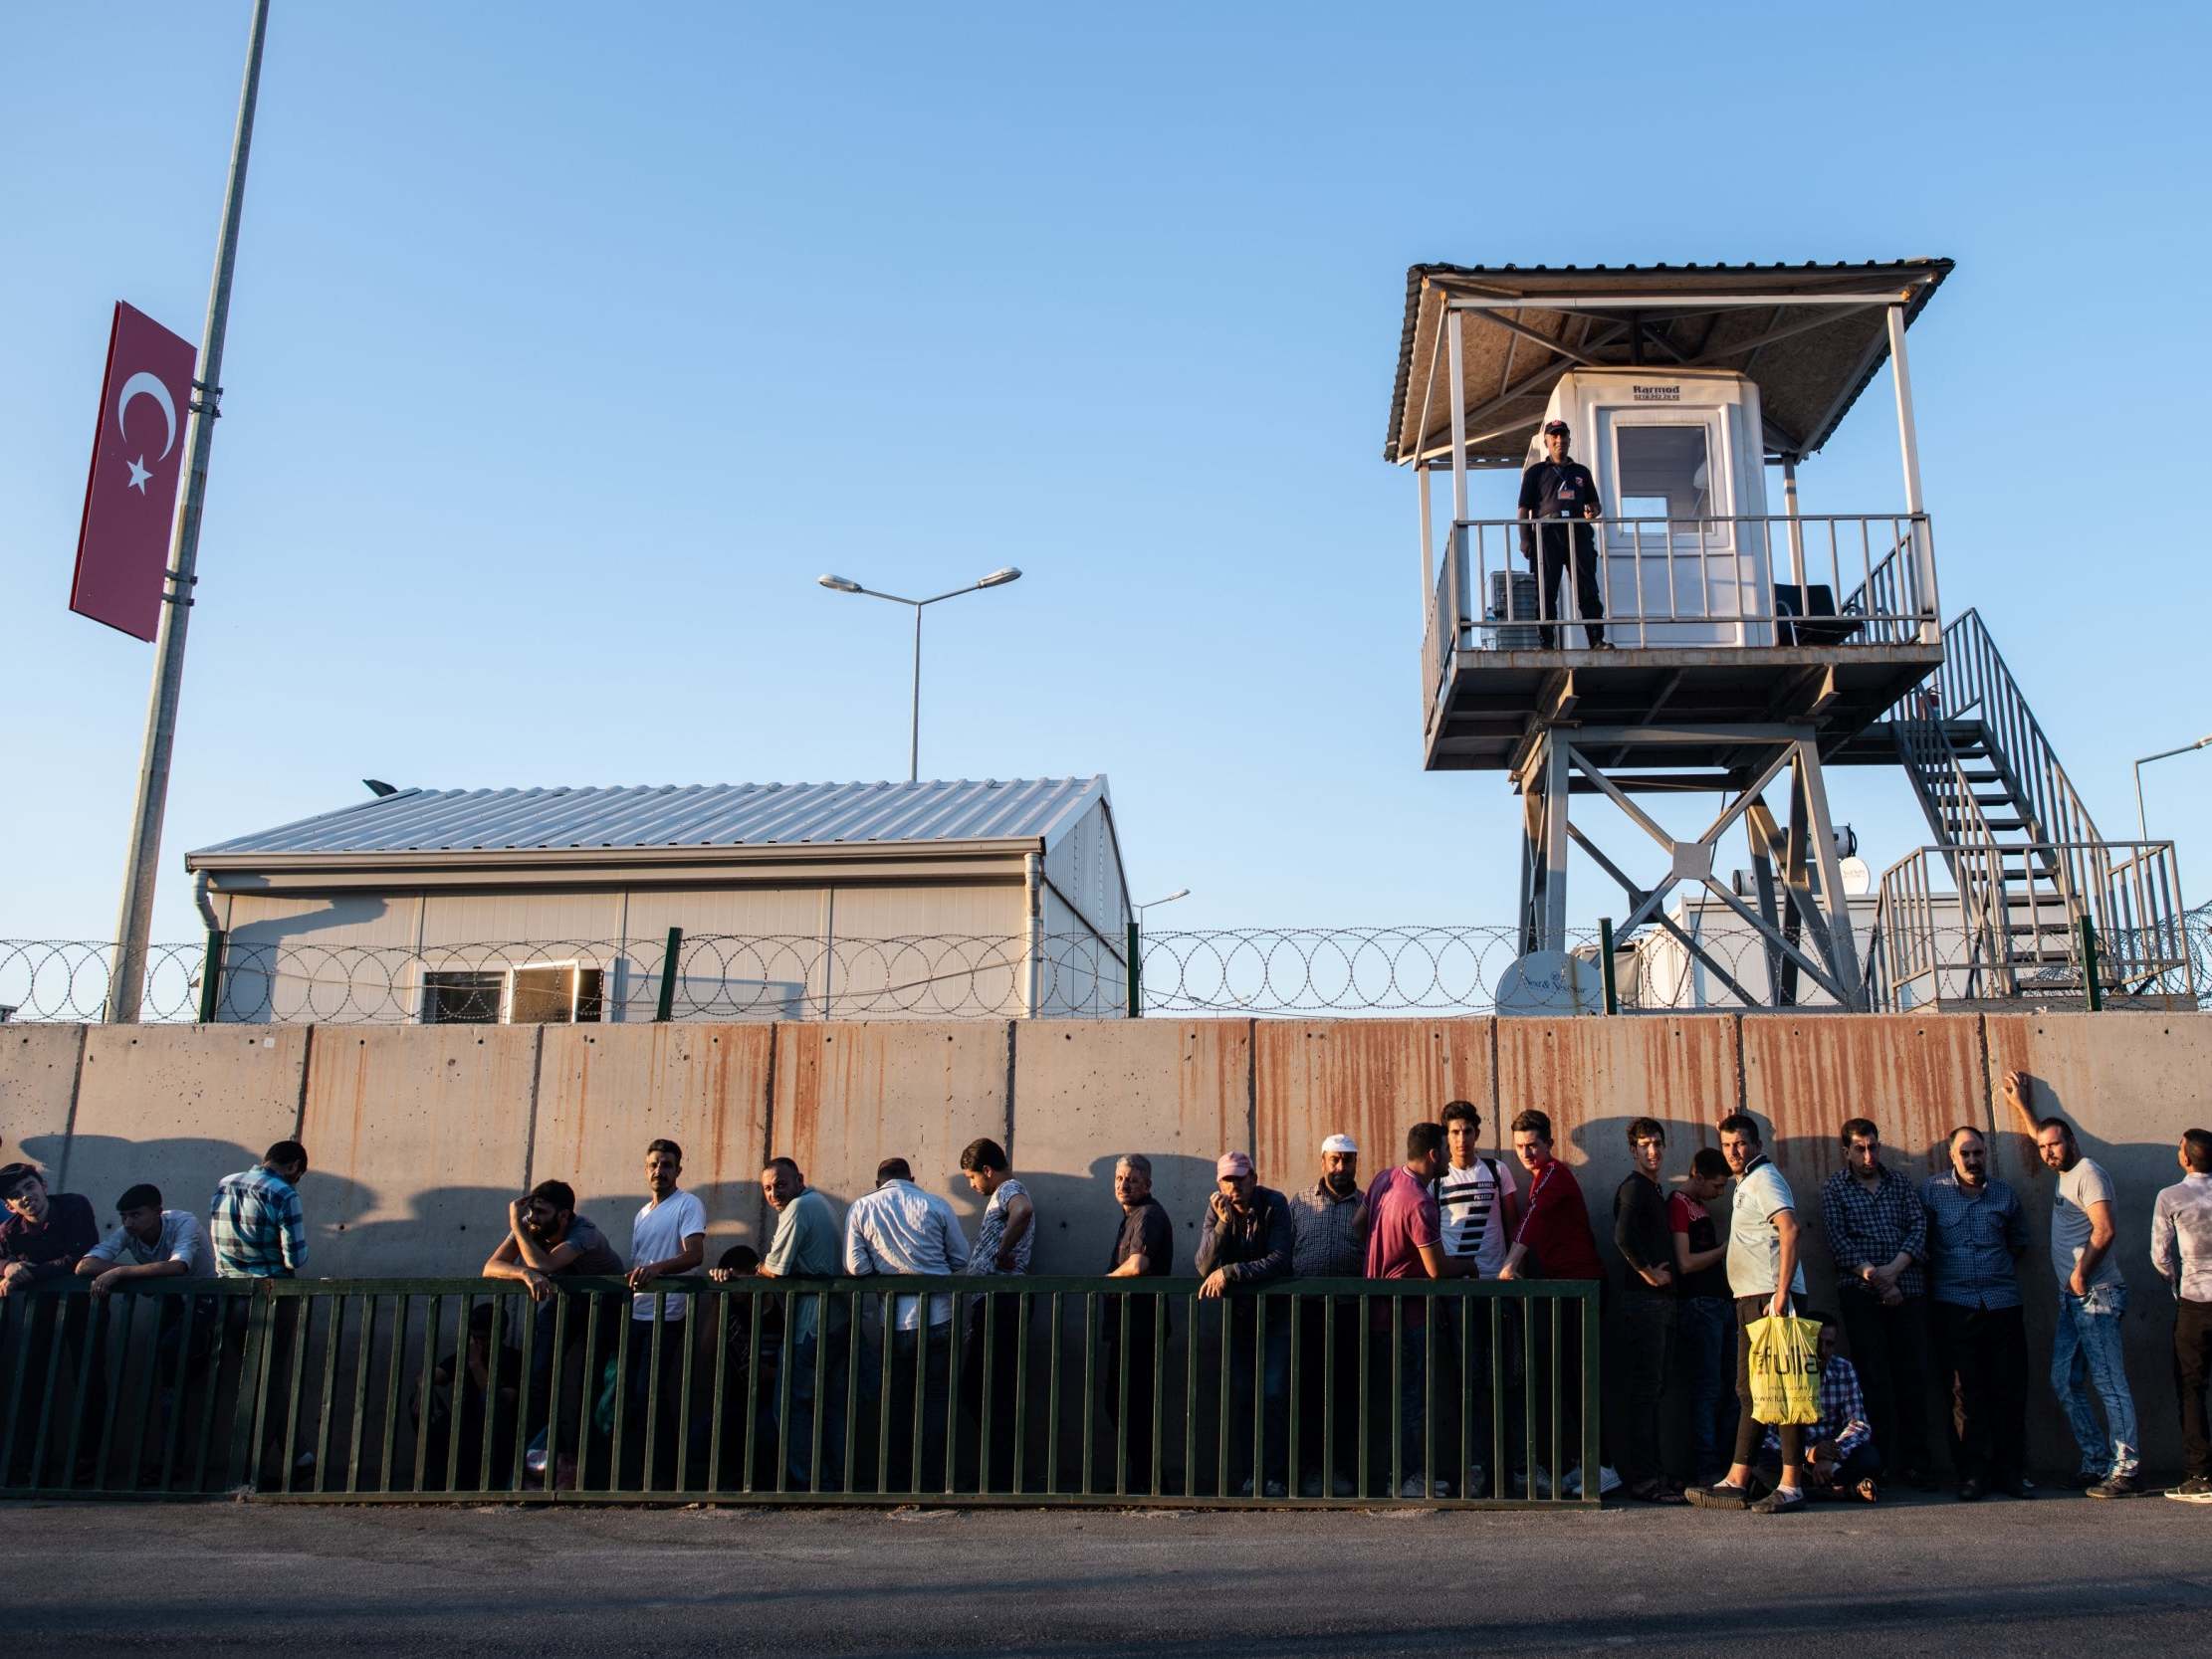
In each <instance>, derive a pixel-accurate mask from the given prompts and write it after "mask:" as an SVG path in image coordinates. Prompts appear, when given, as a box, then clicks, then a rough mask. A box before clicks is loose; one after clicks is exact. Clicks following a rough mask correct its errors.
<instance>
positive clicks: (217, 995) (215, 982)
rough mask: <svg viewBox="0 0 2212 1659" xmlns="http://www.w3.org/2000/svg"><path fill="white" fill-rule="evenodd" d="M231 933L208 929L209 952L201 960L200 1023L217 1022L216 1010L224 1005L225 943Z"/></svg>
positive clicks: (218, 929)
mask: <svg viewBox="0 0 2212 1659" xmlns="http://www.w3.org/2000/svg"><path fill="white" fill-rule="evenodd" d="M228 936H229V935H228V934H226V933H224V932H223V930H222V929H220V928H210V929H208V931H207V954H206V956H205V957H204V958H203V959H202V961H201V962H200V1023H201V1024H202V1025H212V1024H214V1023H215V1010H216V1009H218V1008H220V1007H221V1006H222V1005H223V992H222V983H223V943H224V940H225V939H226V938H227V937H228Z"/></svg>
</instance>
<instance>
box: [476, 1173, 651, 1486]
mask: <svg viewBox="0 0 2212 1659" xmlns="http://www.w3.org/2000/svg"><path fill="white" fill-rule="evenodd" d="M621 1276H622V1258H621V1257H620V1256H618V1255H616V1254H615V1252H614V1246H613V1245H611V1244H609V1243H608V1242H607V1239H606V1234H604V1233H603V1232H601V1231H600V1230H599V1228H598V1227H596V1226H595V1225H593V1224H592V1222H591V1220H590V1219H589V1218H588V1217H586V1216H582V1215H578V1214H577V1213H576V1192H575V1188H574V1187H572V1186H570V1185H569V1184H568V1183H567V1182H566V1181H556V1180H544V1181H540V1182H539V1183H538V1184H537V1185H536V1186H534V1187H532V1188H531V1189H530V1190H529V1191H528V1192H526V1193H524V1194H523V1195H522V1196H521V1197H520V1198H516V1199H514V1200H513V1201H511V1202H510V1203H509V1204H508V1206H507V1236H506V1237H505V1238H503V1239H501V1240H500V1242H499V1244H498V1246H497V1247H496V1248H495V1249H494V1250H493V1251H492V1254H491V1257H490V1259H489V1260H487V1261H486V1262H485V1264H484V1277H485V1278H487V1279H510V1280H513V1281H515V1282H516V1283H517V1284H520V1285H521V1286H522V1287H523V1288H524V1289H525V1290H527V1291H528V1292H529V1293H530V1300H531V1301H532V1303H533V1304H535V1306H534V1307H533V1309H532V1311H531V1315H530V1317H531V1320H532V1322H533V1329H532V1332H531V1340H530V1399H529V1406H528V1411H527V1419H528V1425H529V1434H530V1449H529V1454H528V1455H529V1460H530V1468H531V1471H532V1472H533V1473H540V1472H543V1471H544V1470H545V1469H547V1468H548V1467H549V1465H550V1466H551V1467H552V1469H553V1478H554V1484H555V1485H557V1486H562V1487H568V1486H573V1485H574V1484H575V1479H576V1460H575V1453H574V1451H573V1449H572V1448H573V1447H574V1445H575V1433H574V1429H575V1421H576V1417H577V1414H578V1405H577V1401H578V1400H579V1399H580V1398H581V1397H582V1396H583V1394H584V1392H585V1388H586V1381H585V1379H586V1378H590V1379H592V1381H591V1385H592V1386H595V1385H596V1379H597V1377H598V1373H599V1361H600V1360H601V1359H603V1358H604V1357H605V1353H606V1351H608V1350H610V1349H611V1348H612V1345H613V1343H614V1341H615V1339H616V1337H617V1335H618V1330H617V1327H616V1322H615V1321H614V1320H612V1319H608V1320H607V1321H605V1322H604V1323H603V1324H602V1326H601V1328H600V1334H599V1340H598V1347H599V1349H600V1351H599V1352H597V1353H594V1354H592V1355H590V1356H588V1358H586V1357H585V1355H584V1343H585V1341H586V1332H587V1328H588V1324H589V1321H588V1318H587V1310H586V1308H585V1307H584V1306H583V1305H582V1304H580V1303H572V1304H571V1305H570V1306H568V1307H567V1308H566V1309H565V1310H563V1309H562V1308H561V1307H560V1305H559V1301H558V1298H559V1293H560V1289H561V1286H560V1284H559V1281H561V1280H563V1279H618V1278H620V1277H621ZM556 1336H557V1340H556ZM555 1374H558V1375H559V1376H560V1377H561V1378H562V1384H561V1385H562V1388H563V1394H562V1399H563V1402H564V1407H563V1410H562V1412H561V1416H562V1418H563V1422H562V1424H561V1425H560V1426H558V1427H555V1426H554V1425H553V1424H552V1423H550V1422H549V1421H548V1418H549V1416H550V1414H551V1410H552V1405H553V1377H554V1375H555ZM555 1447H557V1448H558V1449H557V1450H554V1449H553V1448H555Z"/></svg>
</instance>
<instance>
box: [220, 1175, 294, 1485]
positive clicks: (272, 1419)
mask: <svg viewBox="0 0 2212 1659" xmlns="http://www.w3.org/2000/svg"><path fill="white" fill-rule="evenodd" d="M307 1172H308V1151H307V1148H306V1147H305V1146H303V1145H301V1144H300V1142H299V1141H278V1142H277V1143H276V1144H275V1145H274V1146H271V1147H270V1148H269V1149H268V1150H267V1151H266V1152H264V1153H262V1155H261V1161H260V1162H259V1163H257V1164H255V1165H254V1166H253V1167H252V1168H251V1169H241V1170H240V1171H239V1172H238V1173H237V1174H235V1175H225V1176H224V1177H223V1178H222V1180H221V1181H220V1182H219V1183H217V1185H216V1188H215V1201H214V1203H213V1204H212V1205H210V1206H209V1209H208V1228H207V1236H208V1242H209V1243H210V1244H211V1245H213V1246H214V1251H215V1272H216V1275H217V1276H218V1277H220V1278H224V1279H295V1278H298V1277H299V1274H300V1268H301V1266H302V1265H303V1264H304V1263H305V1262H306V1261H307V1259H308V1228H307V1217H306V1216H305V1214H303V1212H302V1211H301V1208H300V1180H301V1178H302V1177H303V1176H304V1175H306V1174H307ZM302 1306H303V1304H302V1303H301V1301H300V1300H299V1299H298V1298H296V1297H282V1298H279V1299H278V1300H277V1301H275V1302H273V1303H271V1304H270V1308H269V1320H270V1337H271V1340H270V1344H269V1348H268V1350H267V1351H268V1365H267V1367H266V1371H265V1373H264V1375H263V1378H262V1383H263V1392H262V1396H261V1397H262V1398H263V1399H264V1400H266V1401H268V1402H269V1410H268V1414H267V1416H266V1418H265V1419H264V1420H265V1422H266V1423H267V1424H268V1435H267V1438H266V1440H265V1441H264V1443H263V1445H262V1448H261V1468H260V1471H259V1474H258V1479H259V1482H260V1484H261V1485H263V1486H265V1487H273V1486H277V1485H279V1484H280V1483H281V1482H282V1481H283V1480H284V1478H285V1471H286V1468H287V1466H288V1465H289V1466H290V1467H291V1470H292V1472H293V1474H294V1476H295V1477H296V1478H297V1477H304V1476H306V1475H308V1474H309V1473H310V1472H311V1471H312V1470H313V1469H314V1467H315V1454H314V1453H313V1452H301V1453H300V1454H299V1456H298V1458H297V1459H294V1457H293V1456H292V1448H291V1447H290V1446H289V1445H288V1444H286V1441H285V1433H284V1424H285V1419H286V1416H287V1415H288V1412H287V1405H288V1402H289V1401H290V1399H291V1389H292V1333H293V1326H294V1324H295V1322H296V1321H297V1320H298V1318H299V1314H300V1309H301V1307H302ZM247 1309H248V1304H247V1302H246V1299H245V1298H244V1297H238V1298H235V1299H232V1300H230V1301H228V1302H227V1303H226V1304H225V1307H224V1315H225V1323H226V1325H227V1326H228V1334H229V1341H230V1342H231V1343H232V1344H234V1345H240V1346H242V1345H243V1344H244V1342H245V1337H246V1329H247V1319H248V1312H247ZM309 1421H311V1416H310V1411H309V1402H308V1401H307V1400H306V1399H304V1398H303V1399H302V1400H301V1402H300V1422H301V1424H302V1425H305V1424H307V1423H308V1422H309Z"/></svg>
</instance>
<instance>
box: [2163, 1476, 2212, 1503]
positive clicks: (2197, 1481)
mask: <svg viewBox="0 0 2212 1659" xmlns="http://www.w3.org/2000/svg"><path fill="white" fill-rule="evenodd" d="M2166 1496H2167V1497H2169V1498H2171V1499H2172V1500H2173V1501H2174V1502H2175V1503H2177V1504H2212V1479H2207V1478H2206V1477H2204V1476H2203V1475H2191V1476H2190V1477H2189V1478H2188V1479H2187V1480H2185V1481H2183V1482H2182V1483H2181V1484H2180V1485H2179V1486H2174V1487H2168V1488H2167V1489H2166Z"/></svg>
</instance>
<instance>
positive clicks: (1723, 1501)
mask: <svg viewBox="0 0 2212 1659" xmlns="http://www.w3.org/2000/svg"><path fill="white" fill-rule="evenodd" d="M1682 1496H1683V1497H1684V1498H1687V1499H1688V1500H1689V1501H1690V1503H1691V1504H1692V1505H1694V1506H1695V1507H1696V1508H1698V1509H1701V1510H1740V1509H1748V1508H1749V1507H1750V1505H1751V1494H1750V1493H1748V1492H1746V1491H1744V1489H1743V1488H1742V1487H1740V1486H1728V1485H1726V1484H1725V1483H1723V1482H1720V1481H1715V1482H1714V1483H1713V1484H1712V1485H1711V1486H1693V1487H1691V1488H1690V1489H1689V1490H1688V1491H1687V1492H1684V1493H1683V1494H1682Z"/></svg>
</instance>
